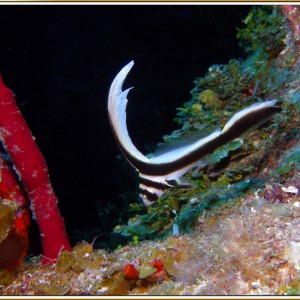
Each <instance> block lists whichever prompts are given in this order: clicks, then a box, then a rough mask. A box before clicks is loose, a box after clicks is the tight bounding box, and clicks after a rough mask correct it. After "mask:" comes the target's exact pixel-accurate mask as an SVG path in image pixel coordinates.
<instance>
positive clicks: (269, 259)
mask: <svg viewBox="0 0 300 300" xmlns="http://www.w3.org/2000/svg"><path fill="white" fill-rule="evenodd" d="M297 9H298V8H297ZM297 9H296V10H295V11H293V14H295V13H298V11H297ZM263 21H265V22H263ZM244 23H245V27H244V28H243V29H239V31H238V37H239V39H240V42H241V45H242V46H243V47H244V48H245V49H246V51H248V53H249V56H248V58H247V59H245V60H235V59H234V60H231V61H230V62H229V63H228V64H227V65H214V66H212V67H210V68H209V70H208V73H207V74H206V75H205V76H204V77H201V78H197V79H196V80H195V82H194V83H195V87H194V89H193V90H192V91H191V100H190V101H188V102H186V103H184V104H183V106H182V107H181V108H179V109H178V114H177V117H176V119H175V120H176V121H177V122H178V123H179V124H180V125H181V126H182V127H181V129H179V130H177V131H175V132H173V133H172V134H171V135H169V136H166V137H165V140H166V141H168V140H172V139H174V138H176V137H181V136H184V135H189V134H191V133H193V132H194V131H196V130H201V131H202V130H204V131H205V130H207V131H209V130H211V129H212V127H213V126H215V125H217V124H224V123H225V122H226V120H228V119H229V118H230V116H231V115H232V114H234V113H235V112H236V111H238V110H239V109H241V108H242V107H245V106H247V105H250V104H252V103H254V102H258V101H262V100H271V99H277V100H278V102H279V103H280V105H281V106H282V108H283V112H282V113H280V114H278V115H276V116H275V117H274V118H273V119H272V120H270V122H269V125H268V126H266V127H265V128H264V129H260V128H259V129H257V130H255V131H253V132H252V133H251V134H250V135H249V136H247V137H245V138H244V139H243V142H241V141H233V142H231V143H229V144H227V145H226V146H224V147H221V148H220V149H218V150H217V151H216V152H215V153H213V154H212V155H210V156H209V157H208V158H207V161H208V162H209V164H208V166H206V167H205V168H203V169H201V170H198V172H190V173H188V174H187V179H188V180H192V181H193V183H194V184H195V185H196V188H195V189H192V190H177V191H170V192H168V193H166V194H165V195H164V196H163V197H162V198H161V199H160V200H159V201H158V202H157V203H155V204H154V205H153V206H151V207H149V208H147V214H143V213H142V211H141V210H140V207H139V205H137V204H135V205H132V210H133V211H136V215H135V217H134V218H132V219H130V220H129V222H128V224H127V225H124V224H123V225H122V224H121V225H119V226H118V227H117V228H116V229H115V231H116V232H119V233H120V234H123V235H125V236H129V237H132V242H131V243H130V244H129V245H127V246H124V247H119V248H118V249H116V250H115V251H113V252H111V253H109V252H106V251H104V250H99V249H98V250H97V249H93V245H91V244H88V243H85V242H83V243H80V244H78V245H77V246H76V247H75V248H74V249H73V251H72V252H70V251H64V252H62V253H61V255H60V258H59V261H58V262H57V263H56V264H52V265H42V264H41V257H33V258H30V259H28V260H27V261H26V262H25V263H24V264H23V265H21V266H20V267H19V268H18V269H17V270H16V271H15V272H8V271H5V270H0V294H1V295H241V294H243V295H266V294H268V295H270V294H272V295H282V294H284V295H298V294H300V259H299V255H300V235H299V231H300V194H299V189H300V174H299V170H300V163H299V162H300V144H299V136H300V133H299V109H300V92H299V86H300V77H299V74H300V58H299V44H298V36H297V34H298V32H295V31H294V29H293V28H294V26H293V24H292V23H291V22H290V19H289V17H288V16H287V15H283V13H282V10H281V8H280V7H274V6H259V7H254V8H253V10H252V11H251V13H250V14H249V16H248V17H247V18H246V20H245V21H244ZM259 24H263V25H259ZM270 41H272V43H271V42H270ZM173 211H176V215H175V214H174V212H173ZM174 223H176V224H177V225H178V227H179V235H178V236H172V235H171V234H172V230H173V224H174ZM147 239H151V240H147ZM129 265H130V267H128V266H129Z"/></svg>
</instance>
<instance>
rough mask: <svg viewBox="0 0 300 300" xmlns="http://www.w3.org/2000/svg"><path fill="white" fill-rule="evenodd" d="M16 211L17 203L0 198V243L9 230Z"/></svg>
mask: <svg viewBox="0 0 300 300" xmlns="http://www.w3.org/2000/svg"><path fill="white" fill-rule="evenodd" d="M16 212H17V205H16V204H15V203H14V202H13V201H10V200H6V199H1V200H0V243H1V242H2V241H3V240H4V239H5V238H6V237H7V235H8V233H9V232H10V230H11V228H12V225H13V222H14V220H15V216H16Z"/></svg>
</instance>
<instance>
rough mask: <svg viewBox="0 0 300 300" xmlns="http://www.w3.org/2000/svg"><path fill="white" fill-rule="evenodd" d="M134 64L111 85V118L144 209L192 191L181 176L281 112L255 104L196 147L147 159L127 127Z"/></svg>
mask: <svg viewBox="0 0 300 300" xmlns="http://www.w3.org/2000/svg"><path fill="white" fill-rule="evenodd" d="M133 64H134V62H133V61H131V62H130V63H129V64H127V65H126V66H125V67H124V68H123V69H122V70H121V71H120V72H119V74H118V75H117V76H116V78H115V79H114V81H113V82H112V84H111V87H110V91H109V97H108V115H109V120H110V125H111V128H112V131H113V134H114V136H115V139H116V141H117V143H118V146H119V148H120V149H121V151H122V153H123V155H124V156H125V157H126V159H127V160H128V161H129V162H130V163H131V165H132V166H133V167H134V168H135V169H136V170H137V171H138V172H139V176H140V186H139V191H140V196H141V197H142V199H143V202H144V203H145V205H150V204H152V203H153V202H154V201H155V200H157V199H158V198H159V197H160V196H161V195H162V194H163V193H164V192H165V190H166V189H169V188H178V187H181V188H188V187H191V185H190V184H187V183H183V182H181V181H180V178H181V176H183V175H184V174H185V173H186V172H188V171H189V170H191V169H192V168H193V167H196V166H199V165H201V159H203V158H204V157H205V156H206V155H208V154H210V153H211V152H213V151H214V150H216V149H217V148H219V147H220V146H222V145H224V144H226V143H228V142H230V141H231V140H233V139H236V138H238V137H239V136H241V135H242V134H243V133H245V132H247V131H248V130H249V129H251V128H252V127H254V126H257V125H259V124H261V123H262V122H264V121H265V120H267V119H268V118H269V117H271V116H272V115H273V114H275V113H276V112H279V111H280V110H281V109H280V107H278V106H276V100H271V101H266V102H263V103H256V104H253V105H251V106H249V107H247V108H245V109H243V110H241V111H239V112H238V113H236V114H235V115H234V116H233V117H232V118H231V119H230V120H229V121H228V122H227V123H226V125H225V126H224V128H223V129H220V130H217V131H215V132H213V133H211V134H209V135H208V136H206V137H204V138H201V139H199V140H197V141H195V142H193V143H189V144H187V145H184V146H178V148H175V149H172V150H170V151H168V152H165V153H162V154H159V155H156V156H153V157H151V158H148V157H146V156H145V155H143V154H142V153H141V152H140V151H139V150H138V149H137V148H136V147H135V146H134V144H133V143H132V141H131V139H130V137H129V134H128V130H127V125H126V106H127V101H128V100H127V94H128V92H129V90H130V89H127V90H125V91H124V92H123V91H122V85H123V82H124V80H125V78H126V76H127V74H128V72H129V71H130V69H131V68H132V66H133Z"/></svg>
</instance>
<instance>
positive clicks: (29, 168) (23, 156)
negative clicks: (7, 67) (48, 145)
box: [0, 75, 71, 263]
mask: <svg viewBox="0 0 300 300" xmlns="http://www.w3.org/2000/svg"><path fill="white" fill-rule="evenodd" d="M0 139H1V142H2V144H3V146H4V148H5V150H6V152H7V153H8V154H9V156H10V158H11V160H12V162H13V165H14V169H15V171H16V172H17V174H18V176H19V179H20V180H21V181H22V182H23V184H24V186H25V189H26V192H27V195H28V198H29V200H30V202H31V209H32V213H33V217H34V218H35V219H36V221H37V223H38V226H39V230H40V235H41V239H42V247H43V263H47V262H51V261H52V260H55V259H56V258H57V257H58V255H59V253H60V251H62V250H70V249H71V246H70V244H69V241H68V238H67V235H66V231H65V226H64V220H63V218H62V217H61V215H60V212H59V209H58V207H57V197H56V195H55V193H54V191H53V188H52V186H51V183H50V179H49V175H48V168H47V165H46V162H45V159H44V157H43V155H42V153H41V152H40V150H39V148H38V146H37V145H36V143H35V141H34V137H33V136H32V134H31V132H30V130H29V128H28V126H27V123H26V121H25V119H24V118H23V116H22V114H21V112H20V110H19V108H18V106H17V104H16V102H15V99H14V96H13V93H12V91H11V90H9V89H8V88H7V87H6V86H5V85H4V83H3V81H2V77H1V75H0Z"/></svg>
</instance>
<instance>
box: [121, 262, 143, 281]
mask: <svg viewBox="0 0 300 300" xmlns="http://www.w3.org/2000/svg"><path fill="white" fill-rule="evenodd" d="M138 266H139V261H138V260H134V261H133V262H131V263H128V264H127V265H126V266H125V268H124V271H123V272H124V276H125V278H127V279H136V280H137V279H139V275H140V272H139V271H138V270H137V268H138Z"/></svg>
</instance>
